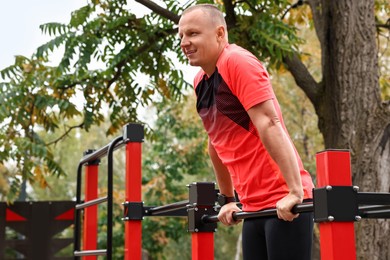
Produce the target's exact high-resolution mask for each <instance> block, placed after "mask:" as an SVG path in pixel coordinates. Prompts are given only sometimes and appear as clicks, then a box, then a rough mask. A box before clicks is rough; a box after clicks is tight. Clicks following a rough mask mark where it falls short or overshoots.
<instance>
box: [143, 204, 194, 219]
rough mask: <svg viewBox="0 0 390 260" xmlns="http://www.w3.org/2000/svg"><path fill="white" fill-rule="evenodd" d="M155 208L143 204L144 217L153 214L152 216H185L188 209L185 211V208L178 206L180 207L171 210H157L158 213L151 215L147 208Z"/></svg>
mask: <svg viewBox="0 0 390 260" xmlns="http://www.w3.org/2000/svg"><path fill="white" fill-rule="evenodd" d="M153 208H155V206H154V207H153V206H144V213H143V214H144V215H143V216H145V217H150V216H154V217H187V216H188V211H187V208H180V209H175V210H171V211H167V212H158V214H155V213H154V214H153V215H151V214H150V213H149V210H150V209H153Z"/></svg>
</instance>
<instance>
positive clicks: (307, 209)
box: [202, 203, 314, 223]
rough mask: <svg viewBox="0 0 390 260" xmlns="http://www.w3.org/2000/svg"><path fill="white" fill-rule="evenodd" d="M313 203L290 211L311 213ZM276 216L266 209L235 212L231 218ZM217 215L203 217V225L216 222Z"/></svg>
mask: <svg viewBox="0 0 390 260" xmlns="http://www.w3.org/2000/svg"><path fill="white" fill-rule="evenodd" d="M313 208H314V207H313V203H303V204H298V205H295V206H294V207H293V209H292V212H293V213H304V212H313ZM273 216H277V213H276V209H266V210H261V211H254V212H244V211H243V212H236V213H233V218H234V219H235V220H241V219H247V218H259V217H273ZM218 221H219V220H218V216H217V215H212V216H209V215H205V216H203V217H202V222H203V223H215V222H218Z"/></svg>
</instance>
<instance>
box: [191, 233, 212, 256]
mask: <svg viewBox="0 0 390 260" xmlns="http://www.w3.org/2000/svg"><path fill="white" fill-rule="evenodd" d="M213 259H214V232H193V233H192V260H213Z"/></svg>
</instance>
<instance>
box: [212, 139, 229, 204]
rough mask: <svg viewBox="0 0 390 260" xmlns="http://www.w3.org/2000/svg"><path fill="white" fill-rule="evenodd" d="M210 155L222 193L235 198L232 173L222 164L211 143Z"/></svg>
mask: <svg viewBox="0 0 390 260" xmlns="http://www.w3.org/2000/svg"><path fill="white" fill-rule="evenodd" d="M209 155H210V159H211V162H212V164H213V167H214V173H215V178H216V180H217V183H218V187H219V191H220V193H222V194H224V195H226V196H228V197H233V196H234V188H233V183H232V179H231V177H230V173H229V171H228V169H227V168H226V166H225V165H224V164H223V163H222V161H221V159H220V158H219V156H218V154H217V152H216V151H215V149H214V147H213V146H212V144H211V143H210V141H209Z"/></svg>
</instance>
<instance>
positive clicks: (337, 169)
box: [314, 150, 356, 260]
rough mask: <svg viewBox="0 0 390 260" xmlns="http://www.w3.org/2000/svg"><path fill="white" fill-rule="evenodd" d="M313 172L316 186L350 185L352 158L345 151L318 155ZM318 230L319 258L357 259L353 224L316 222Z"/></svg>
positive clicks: (333, 151) (326, 152)
mask: <svg viewBox="0 0 390 260" xmlns="http://www.w3.org/2000/svg"><path fill="white" fill-rule="evenodd" d="M316 169H317V175H316V176H317V187H326V186H328V185H330V186H352V178H351V172H352V170H351V156H350V153H349V151H348V150H326V151H323V152H320V153H317V154H316ZM317 206H320V205H317ZM315 213H316V212H314V214H315ZM319 231H320V253H321V259H332V260H347V259H356V246H355V227H354V222H352V221H351V222H336V221H335V222H322V223H319Z"/></svg>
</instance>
